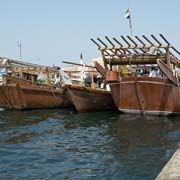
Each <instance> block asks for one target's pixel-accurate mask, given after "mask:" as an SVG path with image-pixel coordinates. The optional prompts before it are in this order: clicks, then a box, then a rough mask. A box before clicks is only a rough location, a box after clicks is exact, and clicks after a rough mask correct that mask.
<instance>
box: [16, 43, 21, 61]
mask: <svg viewBox="0 0 180 180" xmlns="http://www.w3.org/2000/svg"><path fill="white" fill-rule="evenodd" d="M17 46H18V47H19V59H20V61H21V60H22V44H21V42H19V41H18V42H17Z"/></svg>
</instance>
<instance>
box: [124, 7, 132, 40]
mask: <svg viewBox="0 0 180 180" xmlns="http://www.w3.org/2000/svg"><path fill="white" fill-rule="evenodd" d="M125 17H126V18H127V19H128V20H129V29H130V34H131V36H133V30H132V20H131V12H130V8H128V10H127V11H126V13H125Z"/></svg>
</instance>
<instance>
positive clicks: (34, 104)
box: [0, 58, 72, 110]
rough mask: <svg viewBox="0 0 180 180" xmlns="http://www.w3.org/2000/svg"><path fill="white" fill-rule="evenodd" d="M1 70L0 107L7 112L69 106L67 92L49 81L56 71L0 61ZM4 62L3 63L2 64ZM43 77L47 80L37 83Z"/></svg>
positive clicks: (33, 65) (1, 59) (2, 59)
mask: <svg viewBox="0 0 180 180" xmlns="http://www.w3.org/2000/svg"><path fill="white" fill-rule="evenodd" d="M0 61H1V71H2V70H3V69H6V73H4V72H5V71H4V70H3V75H2V74H1V75H2V77H1V85H0V108H4V109H9V110H26V109H45V108H61V107H68V106H72V102H71V101H70V99H69V97H68V94H67V90H66V89H65V88H64V87H63V86H62V85H61V84H54V82H51V80H52V77H51V76H53V78H54V76H55V74H57V73H59V70H58V69H57V68H51V67H45V66H40V65H36V64H32V63H26V62H22V61H16V60H11V59H7V58H0ZM4 61H5V63H4ZM38 75H41V76H46V81H43V82H42V80H41V81H40V80H38Z"/></svg>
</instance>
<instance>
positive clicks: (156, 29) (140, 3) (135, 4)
mask: <svg viewBox="0 0 180 180" xmlns="http://www.w3.org/2000/svg"><path fill="white" fill-rule="evenodd" d="M129 5H130V8H131V11H132V24H133V31H134V34H137V35H142V34H147V35H150V34H155V35H158V34H159V33H162V34H164V35H165V36H166V37H167V39H168V40H169V41H170V42H171V43H172V44H174V45H175V46H176V47H177V49H179V50H180V9H179V8H180V0H171V1H170V0H131V1H130V0H129V1H127V0H0V7H1V10H0V24H1V30H0V56H2V57H8V58H13V59H19V53H18V52H19V51H18V47H17V41H20V42H21V43H22V56H23V60H25V61H28V62H33V63H38V64H44V65H52V64H56V65H61V62H62V61H63V60H66V61H67V60H68V61H74V62H77V61H78V60H79V57H80V53H81V52H82V53H83V57H84V59H85V61H86V62H88V61H89V60H90V59H92V58H95V57H97V56H99V52H98V50H97V47H96V46H95V45H94V44H93V43H92V42H91V41H90V38H92V37H93V38H96V37H104V36H106V35H108V36H109V37H116V38H118V37H119V36H120V35H129V26H128V20H127V19H126V18H125V17H124V15H125V12H126V10H127V8H128V6H129Z"/></svg>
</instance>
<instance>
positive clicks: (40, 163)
mask: <svg viewBox="0 0 180 180" xmlns="http://www.w3.org/2000/svg"><path fill="white" fill-rule="evenodd" d="M178 119H179V118H178V117H158V116H141V115H127V114H119V113H118V112H117V113H112V112H99V113H82V114H78V113H76V112H75V111H74V110H73V109H57V110H45V111H42V110H41V111H24V112H6V111H4V112H0V159H1V161H0V179H29V178H30V179H97V180H101V179H103V180H104V179H108V178H109V179H113V180H114V179H115V180H116V179H118V180H119V179H138V180H139V179H154V178H155V177H156V175H157V174H158V172H159V170H160V169H161V168H162V166H163V165H164V163H166V161H167V160H168V159H169V157H170V156H171V154H172V153H173V152H174V150H175V149H176V148H177V147H178V146H179V143H180V121H179V120H178ZM22 169H23V170H22Z"/></svg>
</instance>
